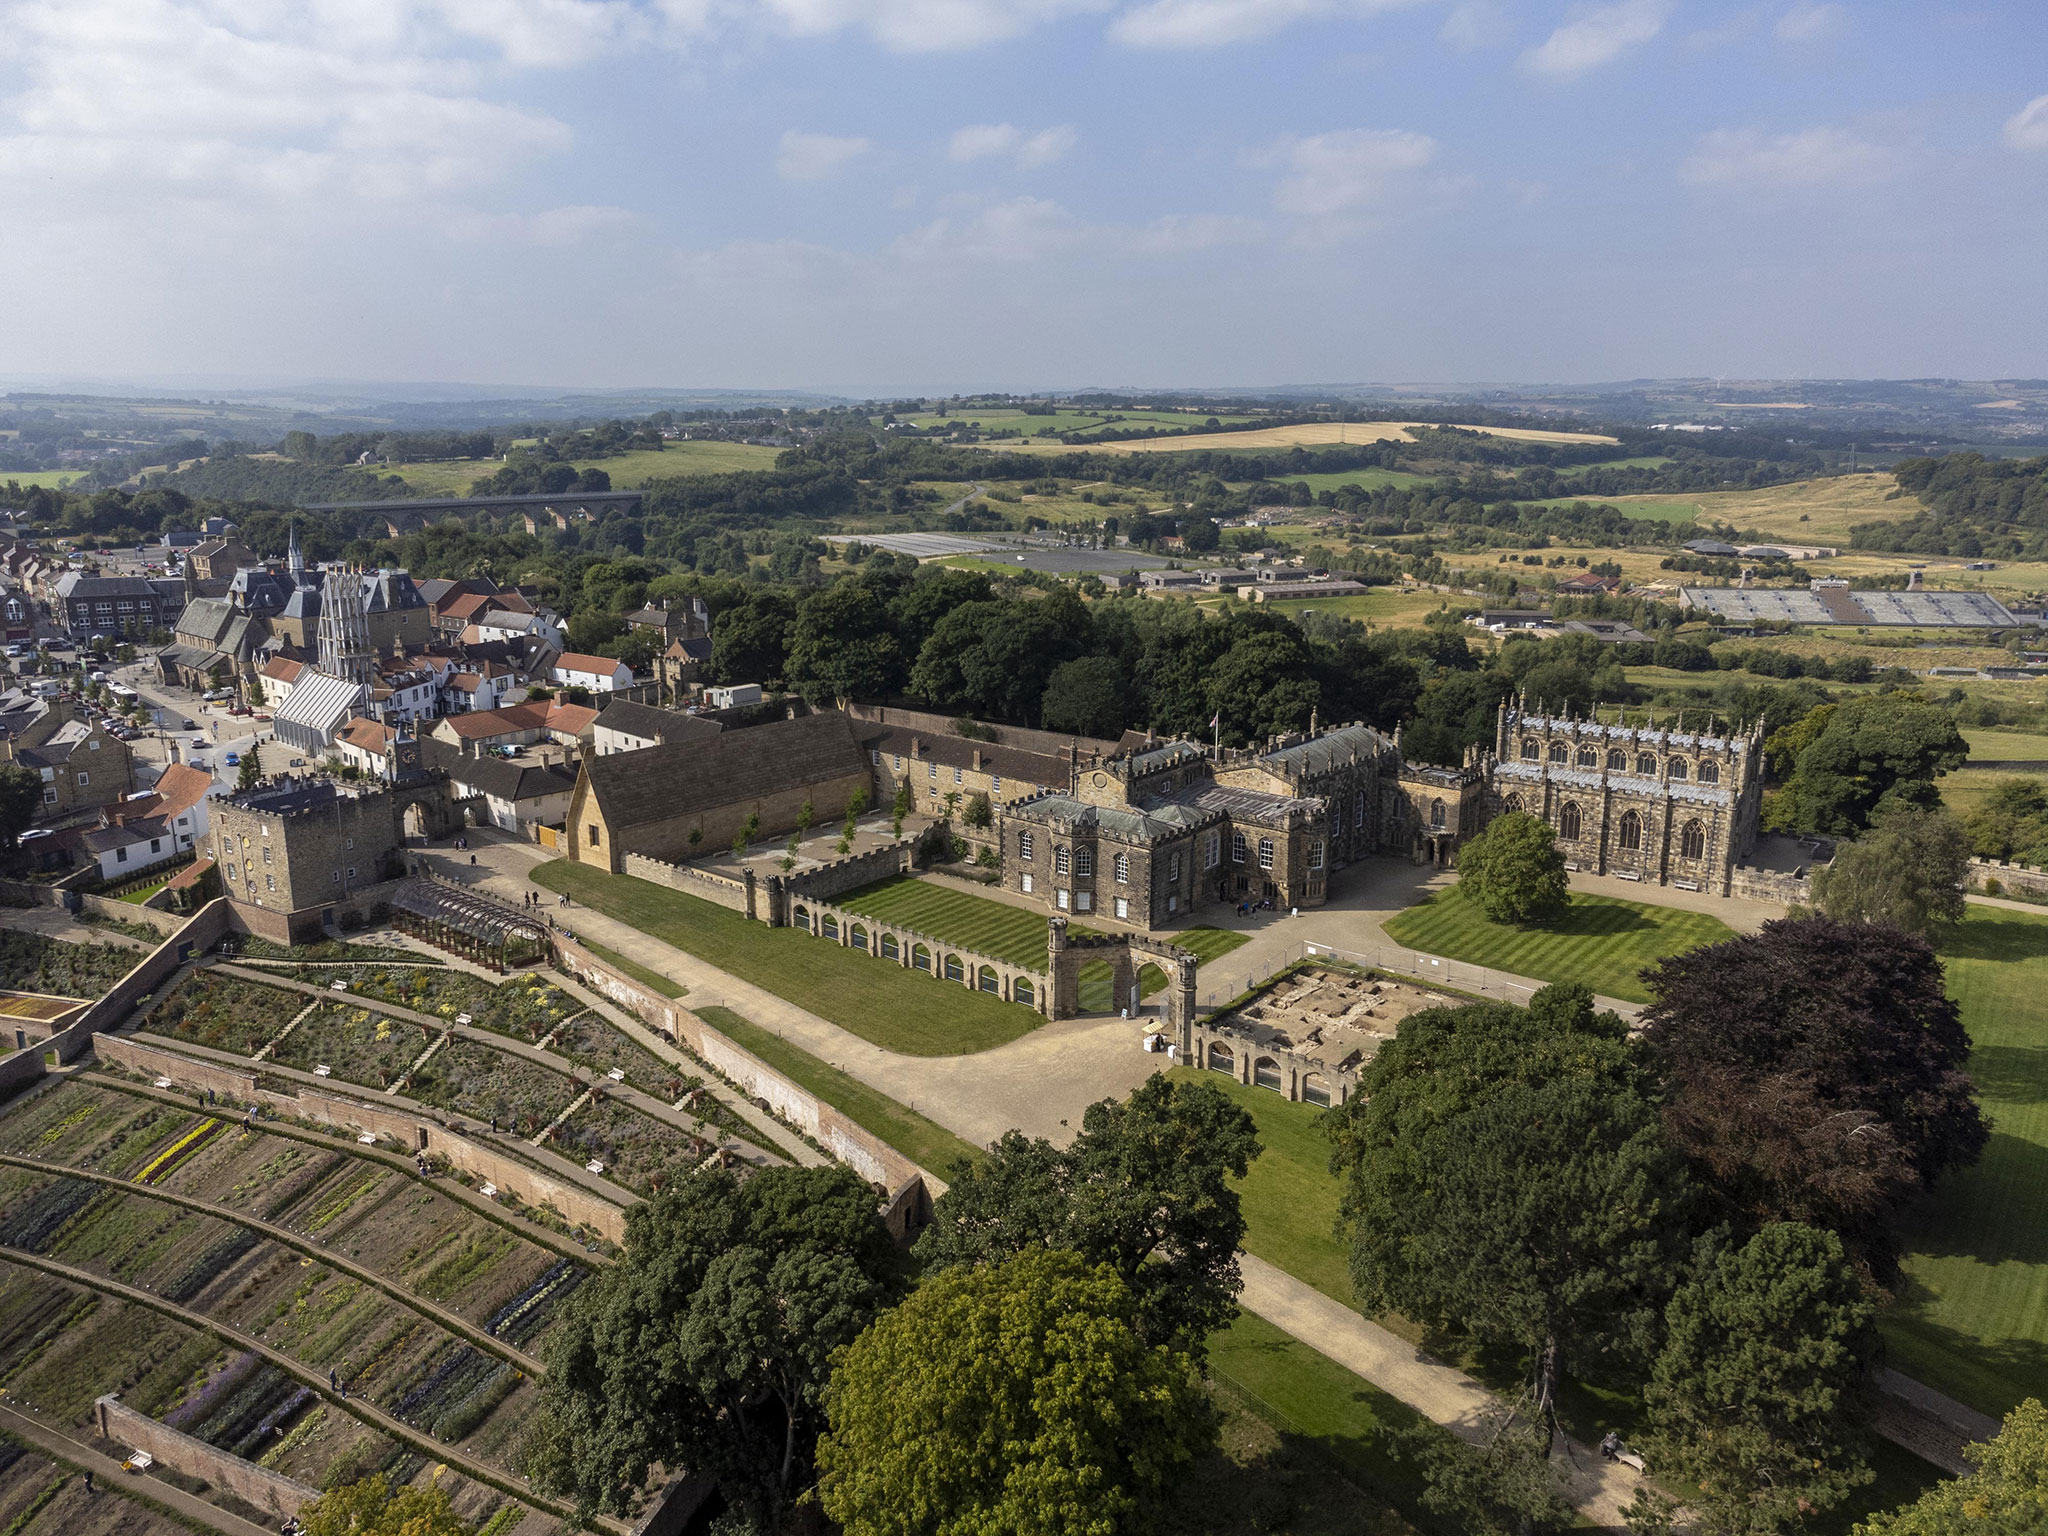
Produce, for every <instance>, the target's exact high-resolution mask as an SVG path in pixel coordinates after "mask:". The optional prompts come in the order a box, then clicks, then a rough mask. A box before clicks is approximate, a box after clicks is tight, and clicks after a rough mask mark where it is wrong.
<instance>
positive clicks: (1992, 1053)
mask: <svg viewBox="0 0 2048 1536" xmlns="http://www.w3.org/2000/svg"><path fill="white" fill-rule="evenodd" d="M1940 949H1941V956H1942V960H1943V963H1944V964H1946V966H1947V967H1948V991H1949V995H1950V996H1951V997H1953V998H1954V999H1955V1000H1956V1002H1957V1003H1958V1004H1959V1005H1960V1006H1961V1008H1962V1010H1963V1024H1964V1027H1965V1028H1967V1029H1968V1030H1969V1032H1970V1039H1971V1041H1972V1042H1973V1045H1974V1049H1973V1051H1972V1053H1971V1056H1970V1075H1971V1076H1972V1077H1973V1078H1975V1079H1976V1082H1977V1091H1978V1094H1979V1096H1980V1100H1981V1102H1982V1104H1983V1108H1984V1113H1985V1115H1986V1117H1987V1118H1988V1119H1989V1120H1990V1121H1991V1145H1990V1146H1989V1147H1988V1148H1986V1149H1985V1152H1984V1157H1983V1160H1982V1161H1981V1162H1979V1163H1978V1164H1977V1166H1976V1167H1974V1168H1972V1169H1970V1170H1968V1171H1967V1172H1965V1173H1962V1174H1959V1175H1957V1176H1955V1177H1954V1178H1951V1179H1947V1180H1945V1181H1943V1182H1942V1183H1941V1184H1939V1185H1937V1186H1936V1188H1935V1191H1934V1193H1933V1195H1932V1196H1931V1197H1930V1198H1928V1199H1927V1200H1926V1201H1925V1202H1923V1204H1922V1207H1921V1209H1920V1210H1919V1211H1918V1212H1917V1213H1916V1214H1915V1219H1914V1220H1913V1222H1912V1223H1911V1225H1910V1227H1909V1229H1908V1232H1907V1236H1906V1248H1907V1257H1906V1261H1905V1269H1906V1283H1905V1285H1904V1286H1903V1287H1902V1288H1901V1290H1900V1293H1899V1298H1898V1301H1897V1302H1896V1304H1894V1305H1893V1307H1892V1308H1891V1309H1890V1311H1889V1312H1888V1313H1887V1315H1886V1317H1885V1320H1884V1332H1885V1338H1886V1340H1887V1341H1888V1343H1889V1345H1890V1363H1891V1364H1892V1365H1893V1366H1894V1367H1896V1368H1897V1369H1899V1370H1902V1371H1904V1372H1905V1373H1906V1374H1907V1375H1909V1376H1915V1377H1918V1378H1919V1379H1920V1380H1922V1381H1924V1382H1926V1383H1927V1384H1928V1385H1929V1386H1931V1387H1936V1388H1939V1389H1940V1390H1941V1391H1943V1392H1946V1393H1948V1394H1949V1395H1950V1396H1952V1397H1957V1398H1960V1399H1962V1401H1964V1402H1966V1403H1969V1404H1970V1405H1971V1406H1972V1407H1974V1408H1977V1409H1979V1410H1981V1411H1982V1412H1985V1413H1990V1414H2003V1413H2004V1412H2005V1411H2006V1410H2007V1409H2009V1408H2011V1407H2012V1406H2013V1405H2014V1404H2015V1403H2017V1402H2019V1401H2020V1399H2021V1398H2024V1397H2048V918H2042V917H2030V916H2028V915H2026V914H2024V913H2020V912H2008V911H2004V910H2002V909H2000V908H1996V907H1982V906H1975V905H1973V906H1972V907H1971V908H1970V914H1969V917H1968V918H1967V919H1966V920H1965V921H1964V922H1963V924H1962V926H1961V927H1960V928H1958V929H1957V930H1956V931H1955V932H1954V933H1953V934H1951V935H1949V936H1948V937H1947V938H1946V939H1945V940H1943V941H1942V942H1941V944H1940Z"/></svg>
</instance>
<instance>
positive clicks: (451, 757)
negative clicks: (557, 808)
mask: <svg viewBox="0 0 2048 1536" xmlns="http://www.w3.org/2000/svg"><path fill="white" fill-rule="evenodd" d="M420 757H421V760H422V761H424V762H425V763H426V765H427V767H429V768H431V769H434V770H435V771H437V772H445V773H446V774H447V775H448V777H449V778H450V779H451V780H453V781H454V782H455V783H457V784H465V785H467V786H469V788H471V789H474V790H477V791H479V792H481V793H483V794H486V795H490V796H491V797H493V798H494V799H498V800H509V801H511V802H512V803H513V804H514V805H517V804H518V803H519V802H520V801H522V800H539V799H543V798H545V797H546V796H548V795H566V794H568V793H569V792H570V791H571V790H573V789H575V787H576V775H575V773H574V772H573V771H572V770H571V769H569V768H566V767H564V766H563V765H561V764H560V763H547V764H542V763H537V762H533V761H530V760H528V759H524V758H503V757H470V756H467V755H466V754H465V753H464V752H463V751H462V749H461V748H459V747H451V746H449V745H448V743H447V742H445V741H435V740H433V739H432V738H431V737H430V738H428V739H426V740H423V741H422V742H421V743H420Z"/></svg>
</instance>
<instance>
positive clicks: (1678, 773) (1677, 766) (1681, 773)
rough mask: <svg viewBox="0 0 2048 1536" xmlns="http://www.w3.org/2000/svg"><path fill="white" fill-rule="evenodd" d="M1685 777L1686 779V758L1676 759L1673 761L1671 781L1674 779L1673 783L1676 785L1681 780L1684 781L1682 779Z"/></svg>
mask: <svg viewBox="0 0 2048 1536" xmlns="http://www.w3.org/2000/svg"><path fill="white" fill-rule="evenodd" d="M1684 777H1685V759H1684V758H1682V757H1674V758H1673V759H1671V779H1672V782H1673V783H1676V782H1677V781H1678V780H1680V779H1682V778H1684Z"/></svg>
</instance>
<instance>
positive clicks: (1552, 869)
mask: <svg viewBox="0 0 2048 1536" xmlns="http://www.w3.org/2000/svg"><path fill="white" fill-rule="evenodd" d="M1458 885H1459V888H1460V889H1461V890H1462V891H1464V893H1465V894H1466V895H1468V896H1470V897H1471V898H1472V899H1473V900H1474V901H1476V902H1478V903H1479V909H1480V910H1481V911H1482V912H1484V913H1485V914H1486V915H1487V916H1488V917H1490V918H1492V919H1493V920H1494V921H1495V922H1496V923H1517V924H1520V923H1543V922H1549V921H1551V920H1552V919H1554V918H1558V917H1562V916H1563V915H1564V912H1565V909H1566V908H1567V907H1568V906H1569V905H1570V903H1571V880H1570V876H1569V875H1567V874H1566V873H1565V867H1564V855H1563V854H1561V853H1559V852H1558V849H1557V834H1556V832H1554V831H1552V830H1551V827H1550V824H1549V823H1548V822H1546V821H1544V820H1543V819H1542V818H1541V817H1538V816H1531V815H1530V814H1528V812H1526V811H1509V812H1507V813H1505V814H1504V815H1500V816H1496V817H1494V818H1493V820H1492V821H1490V822H1488V823H1487V824H1486V827H1485V829H1484V830H1483V831H1481V832H1480V833H1479V834H1478V835H1477V836H1476V837H1469V838H1467V839H1466V840H1465V842H1464V844H1463V845H1462V846H1461V847H1460V848H1459V849H1458Z"/></svg>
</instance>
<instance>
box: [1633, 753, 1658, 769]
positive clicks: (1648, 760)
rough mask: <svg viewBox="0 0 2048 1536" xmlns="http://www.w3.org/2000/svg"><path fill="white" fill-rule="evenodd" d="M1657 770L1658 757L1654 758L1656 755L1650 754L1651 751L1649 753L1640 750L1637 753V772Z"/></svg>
mask: <svg viewBox="0 0 2048 1536" xmlns="http://www.w3.org/2000/svg"><path fill="white" fill-rule="evenodd" d="M1656 771H1657V759H1656V758H1654V757H1652V756H1650V754H1649V753H1647V752H1638V753H1637V754H1636V772H1637V773H1655V772H1656Z"/></svg>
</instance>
